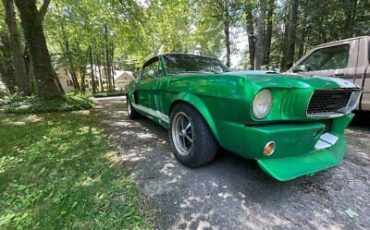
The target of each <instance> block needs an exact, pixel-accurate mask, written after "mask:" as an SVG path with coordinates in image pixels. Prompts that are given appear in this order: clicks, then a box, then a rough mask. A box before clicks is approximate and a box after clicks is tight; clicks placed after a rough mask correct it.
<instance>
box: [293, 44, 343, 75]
mask: <svg viewBox="0 0 370 230" xmlns="http://www.w3.org/2000/svg"><path fill="white" fill-rule="evenodd" d="M348 58H349V45H339V46H332V47H328V48H323V49H319V50H316V51H315V52H313V53H312V54H310V55H309V56H308V57H307V58H306V59H304V60H303V61H302V62H301V63H300V64H299V65H298V66H302V67H304V69H305V70H306V71H318V70H329V69H344V68H346V67H347V65H348Z"/></svg>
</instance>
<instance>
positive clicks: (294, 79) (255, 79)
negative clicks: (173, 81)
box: [219, 71, 358, 89]
mask: <svg viewBox="0 0 370 230" xmlns="http://www.w3.org/2000/svg"><path fill="white" fill-rule="evenodd" d="M219 75H223V76H229V77H231V76H235V77H242V78H245V79H247V80H249V81H250V82H251V83H253V84H258V85H260V86H263V87H272V88H311V87H313V88H315V89H330V88H358V86H356V85H355V84H354V83H353V82H351V81H348V80H344V79H340V78H333V77H322V76H302V75H297V74H279V73H275V72H272V71H237V72H227V73H222V74H219Z"/></svg>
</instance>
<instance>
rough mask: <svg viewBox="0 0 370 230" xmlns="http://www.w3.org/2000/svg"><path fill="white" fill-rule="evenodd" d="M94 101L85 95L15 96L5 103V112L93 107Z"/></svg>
mask: <svg viewBox="0 0 370 230" xmlns="http://www.w3.org/2000/svg"><path fill="white" fill-rule="evenodd" d="M93 104H94V102H93V101H92V100H91V99H90V98H89V97H86V96H83V95H66V96H63V97H61V98H55V99H49V100H46V99H43V98H39V97H36V96H31V97H19V96H13V97H11V98H10V99H9V101H8V102H7V103H6V104H5V105H3V108H4V111H5V113H15V114H29V113H49V112H63V111H75V110H85V109H91V108H92V107H93Z"/></svg>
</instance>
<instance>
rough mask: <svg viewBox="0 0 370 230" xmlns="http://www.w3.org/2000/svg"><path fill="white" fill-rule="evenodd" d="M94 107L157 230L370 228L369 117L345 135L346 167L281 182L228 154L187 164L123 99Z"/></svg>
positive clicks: (358, 120) (101, 101) (160, 132)
mask: <svg viewBox="0 0 370 230" xmlns="http://www.w3.org/2000/svg"><path fill="white" fill-rule="evenodd" d="M96 110H97V112H98V114H99V116H100V117H101V119H102V121H103V123H104V124H105V126H106V130H107V131H108V132H109V134H110V137H111V139H112V140H113V143H115V145H117V146H118V148H119V150H120V153H121V155H120V158H121V161H122V162H123V165H124V167H125V168H127V169H128V170H129V172H130V173H131V176H132V177H133V178H134V179H135V181H136V182H137V184H138V186H139V189H140V191H141V192H142V193H143V194H144V196H146V198H147V200H148V201H149V203H150V204H151V205H153V207H155V208H156V210H157V214H156V215H157V227H158V228H159V229H351V230H352V229H370V167H369V166H370V114H360V116H357V117H356V119H355V121H354V122H353V123H352V125H351V127H350V128H349V129H348V130H347V131H346V135H347V137H348V141H349V146H348V151H347V154H346V156H345V160H344V162H343V164H341V165H340V166H338V167H335V168H332V169H329V170H326V171H324V172H320V173H318V174H316V175H314V176H312V177H301V178H298V179H296V180H293V181H289V182H285V183H282V182H278V181H275V180H274V179H272V178H270V177H269V176H267V175H266V174H264V173H263V172H262V171H261V169H260V168H259V167H258V165H257V164H256V162H254V161H250V160H244V159H242V158H240V157H238V156H236V155H233V154H231V153H228V152H222V153H221V154H220V155H219V156H218V157H217V158H216V160H215V161H214V162H213V163H212V164H210V165H208V166H206V167H202V168H199V169H189V168H186V167H184V166H182V165H181V164H180V163H178V162H177V161H176V159H175V158H174V157H173V155H172V150H171V148H170V145H169V140H168V134H167V130H166V129H163V128H162V127H161V126H159V125H157V124H155V123H153V122H151V121H150V120H148V119H146V118H141V119H138V120H135V121H131V120H129V119H128V117H127V113H126V105H125V99H124V98H123V97H116V98H101V99H97V104H96Z"/></svg>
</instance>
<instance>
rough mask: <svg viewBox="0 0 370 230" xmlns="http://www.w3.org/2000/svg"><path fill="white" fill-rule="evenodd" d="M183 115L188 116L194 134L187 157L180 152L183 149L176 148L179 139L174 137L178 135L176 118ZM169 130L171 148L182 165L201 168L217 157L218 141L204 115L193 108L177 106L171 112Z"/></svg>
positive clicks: (183, 105)
mask: <svg viewBox="0 0 370 230" xmlns="http://www.w3.org/2000/svg"><path fill="white" fill-rule="evenodd" d="M176 114H178V115H176ZM183 114H185V115H186V118H189V119H188V120H189V123H191V132H192V133H191V136H192V142H191V143H192V145H191V148H190V150H189V151H187V153H186V154H187V155H184V153H183V154H181V151H180V150H179V149H181V148H179V147H176V144H175V142H176V141H177V140H178V139H176V136H174V135H176V133H178V132H177V131H176V127H177V126H176V123H178V122H177V121H175V120H174V119H177V118H176V117H178V116H180V115H183ZM189 123H188V124H189ZM168 130H169V138H170V142H171V146H172V148H173V150H174V155H175V157H176V159H177V160H178V161H180V162H181V163H182V164H184V165H186V166H188V167H191V168H196V167H201V166H204V165H207V164H209V163H210V162H212V161H213V160H214V158H215V157H216V155H217V152H218V149H219V145H218V143H217V140H216V139H215V137H214V136H213V133H212V132H211V130H210V128H209V126H208V124H207V123H206V121H205V120H204V118H203V117H202V115H201V114H200V113H199V112H198V111H197V110H196V109H195V108H193V107H192V106H190V105H188V104H185V103H181V104H177V105H175V107H174V108H173V109H172V111H171V115H170V126H169V129H168ZM182 135H184V133H182ZM182 135H180V136H182ZM185 135H186V130H185ZM177 136H179V135H177ZM179 138H181V137H179ZM182 138H183V137H182ZM177 143H178V142H177ZM177 145H178V144H177Z"/></svg>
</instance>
